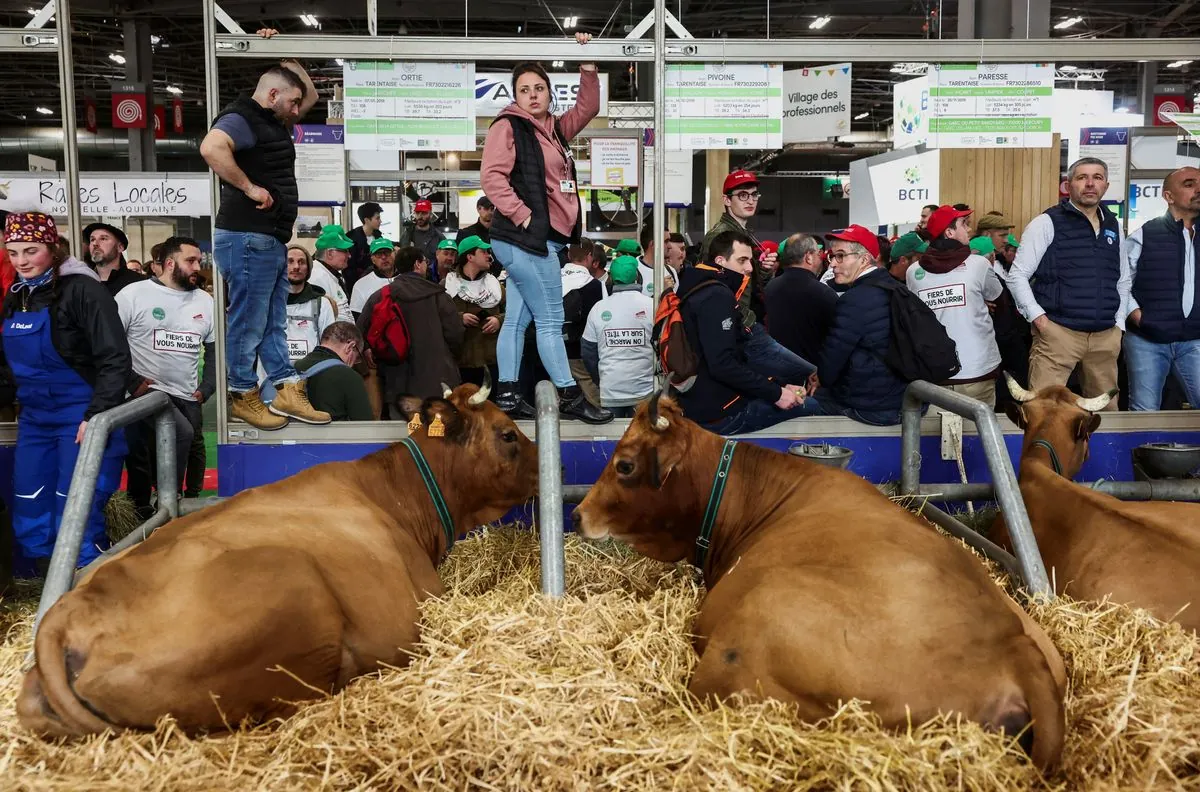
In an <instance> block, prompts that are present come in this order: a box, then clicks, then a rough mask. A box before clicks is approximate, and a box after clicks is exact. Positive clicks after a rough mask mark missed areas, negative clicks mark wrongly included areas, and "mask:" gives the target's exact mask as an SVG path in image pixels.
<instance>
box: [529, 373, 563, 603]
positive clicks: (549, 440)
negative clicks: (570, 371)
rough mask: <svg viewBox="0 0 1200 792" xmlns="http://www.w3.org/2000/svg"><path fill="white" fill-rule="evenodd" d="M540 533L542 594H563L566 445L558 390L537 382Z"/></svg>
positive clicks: (548, 383) (557, 595) (549, 383)
mask: <svg viewBox="0 0 1200 792" xmlns="http://www.w3.org/2000/svg"><path fill="white" fill-rule="evenodd" d="M535 401H536V403H537V453H538V533H539V536H540V539H541V545H542V593H543V594H545V595H546V596H548V597H561V596H562V595H563V592H564V591H565V590H566V573H565V566H566V562H565V560H564V558H563V497H562V496H563V486H562V445H561V444H560V442H559V433H558V390H557V389H556V388H555V387H554V383H553V382H550V381H548V380H543V381H542V382H539V383H538V385H537V391H536V394H535Z"/></svg>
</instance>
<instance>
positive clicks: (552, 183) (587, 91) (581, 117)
mask: <svg viewBox="0 0 1200 792" xmlns="http://www.w3.org/2000/svg"><path fill="white" fill-rule="evenodd" d="M598 112H600V77H599V75H598V74H597V73H596V72H595V71H594V70H593V71H585V70H583V69H580V78H579V94H578V96H577V97H576V99H575V106H574V107H572V108H571V109H570V110H568V111H567V112H565V113H563V114H562V116H560V117H559V119H558V126H559V129H561V130H562V133H563V137H565V138H566V139H567V140H568V141H569V140H571V138H573V137H575V136H576V135H578V134H579V130H581V129H583V128H584V127H585V126H587V125H588V122H590V121H591V120H592V119H593V118H595V117H596V113H598ZM500 115H513V116H517V117H518V118H524V119H526V120H528V121H530V122H531V123H532V124H533V126H534V129H536V130H537V138H538V142H539V143H540V144H541V146H542V157H543V158H544V159H545V162H546V199H547V203H548V204H549V207H550V226H551V227H552V228H553V229H554V230H555V231H558V232H559V233H560V234H563V235H564V236H570V235H571V232H572V231H573V230H574V229H575V221H576V220H578V219H579V201H578V197H577V196H576V195H567V194H564V193H563V191H562V188H561V185H560V184H559V180H560V179H569V178H571V175H570V168H569V167H568V166H567V164H566V158H565V157H564V151H563V149H562V147H561V146H560V145H559V143H558V141H557V140H556V139H555V137H554V119H553V118H552V117H551V116H546V119H545V120H544V121H542V122H540V123H539V122H537V121H535V120H534V118H533V116H531V115H529V113H526V112H525V111H524V110H522V109H521V108H519V107H517V103H516V102H513V103H512V104H510V105H509V106H508V107H506V108H504V109H503V110H501V111H500ZM516 160H517V152H516V149H515V148H514V146H513V133H512V126H511V125H510V124H507V123H505V124H496V125H494V126H493V127H492V128H491V129H489V130H488V134H487V140H486V141H485V142H484V144H483V165H482V167H481V168H480V177H479V178H480V181H481V183H482V185H483V193H484V195H486V196H487V197H488V198H490V199H491V200H492V203H494V204H495V205H496V210H497V211H499V212H500V214H502V215H504V216H505V217H507V218H508V219H509V220H511V221H512V222H513V224H514V225H518V226H519V225H521V224H522V223H524V222H525V218H527V217H529V216H530V214H532V211H531V210H530V208H529V207H528V206H526V205H525V202H524V201H522V200H521V199H520V198H519V197H517V193H516V192H515V191H514V190H513V188H512V185H511V184H510V183H509V175H510V174H511V173H512V169H513V164H514V163H515V162H516ZM564 173H565V174H566V175H564Z"/></svg>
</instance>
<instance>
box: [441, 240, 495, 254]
mask: <svg viewBox="0 0 1200 792" xmlns="http://www.w3.org/2000/svg"><path fill="white" fill-rule="evenodd" d="M447 241H449V240H447ZM451 247H453V245H451ZM477 248H478V249H480V250H491V249H492V246H491V245H489V244H488V243H487V242H484V241H483V240H482V239H480V238H479V237H477V236H469V237H467V238H466V239H464V240H463V241H462V242H459V243H458V255H460V256H463V255H466V254H467V253H470V252H471V251H472V250H475V249H477Z"/></svg>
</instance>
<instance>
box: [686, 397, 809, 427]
mask: <svg viewBox="0 0 1200 792" xmlns="http://www.w3.org/2000/svg"><path fill="white" fill-rule="evenodd" d="M802 414H803V413H802V407H797V408H795V409H792V410H781V409H779V408H778V407H776V406H775V405H774V404H772V403H771V402H769V401H767V400H765V399H752V400H750V401H748V402H746V406H744V407H743V408H742V409H741V410H739V411H737V412H736V413H734V414H733V415H727V416H725V417H724V418H721V419H720V420H717V421H713V422H712V423H708V424H704V428H705V429H707V430H708V431H710V432H714V433H716V434H719V435H726V436H728V435H738V434H749V433H750V432H757V431H759V430H761V429H769V428H770V427H772V426H775V425H776V424H780V423H783V422H784V421H789V420H791V419H792V418H799V417H800V416H801V415H802Z"/></svg>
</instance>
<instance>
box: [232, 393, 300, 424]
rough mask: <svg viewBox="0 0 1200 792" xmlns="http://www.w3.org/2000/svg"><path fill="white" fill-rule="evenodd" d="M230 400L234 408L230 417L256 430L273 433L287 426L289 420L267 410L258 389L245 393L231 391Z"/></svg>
mask: <svg viewBox="0 0 1200 792" xmlns="http://www.w3.org/2000/svg"><path fill="white" fill-rule="evenodd" d="M229 399H230V401H231V402H232V407H231V409H230V411H229V413H230V415H232V416H233V417H234V418H240V419H241V420H243V421H245V422H246V423H248V424H250V425H251V426H253V427H254V428H255V429H264V430H266V431H271V430H273V429H282V428H283V427H285V426H287V423H288V421H287V418H281V417H280V416H278V415H275V414H273V413H272V412H271V411H270V410H268V409H267V405H265V404H263V400H262V396H260V395H259V392H258V388H255V389H254V390H248V391H246V392H245V393H236V392H233V391H230V393H229Z"/></svg>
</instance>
